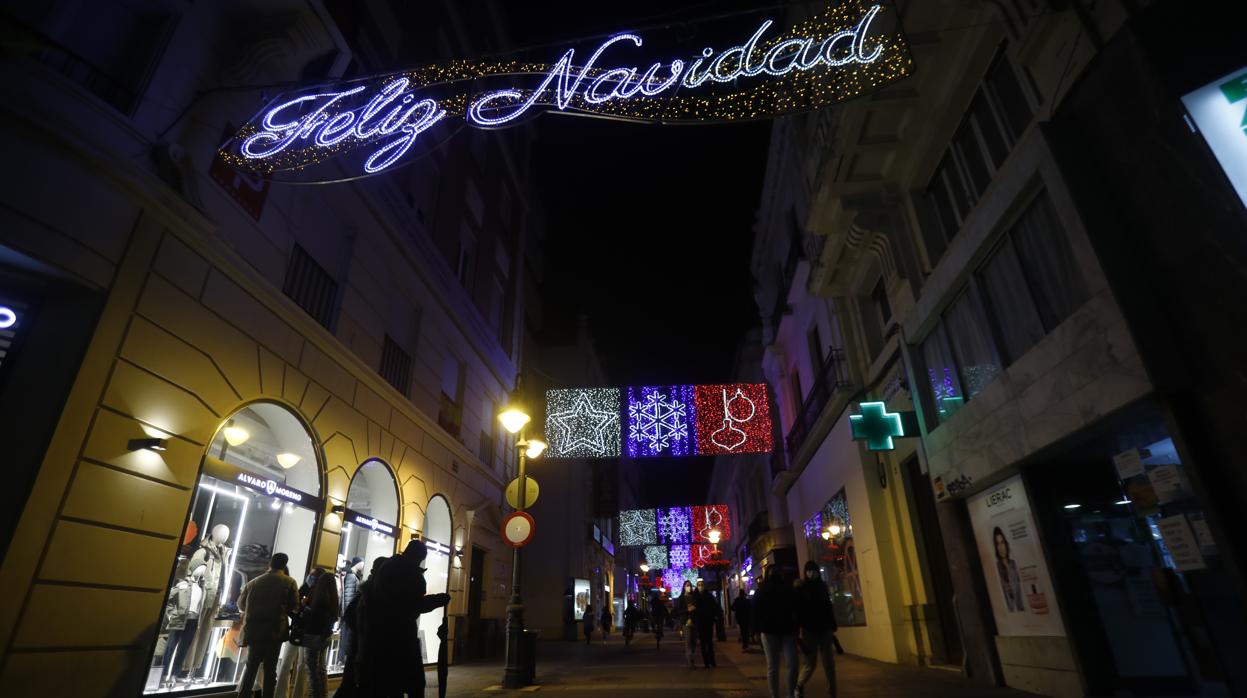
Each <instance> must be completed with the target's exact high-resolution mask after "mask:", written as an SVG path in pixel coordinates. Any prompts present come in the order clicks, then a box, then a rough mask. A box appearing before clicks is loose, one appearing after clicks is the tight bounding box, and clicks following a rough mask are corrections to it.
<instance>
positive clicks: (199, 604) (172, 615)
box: [162, 565, 207, 682]
mask: <svg viewBox="0 0 1247 698" xmlns="http://www.w3.org/2000/svg"><path fill="white" fill-rule="evenodd" d="M206 569H207V568H206V567H205V566H204V565H199V566H197V567H193V568H192V569H191V572H190V574H188V575H186V577H184V578H182V579H179V580H178V581H177V583H175V584H174V585H173V589H172V590H171V591H170V593H169V602H168V604H167V605H166V607H165V622H166V628H167V629H168V631H169V637H168V638H167V639H166V640H165V653H164V661H163V662H162V666H163V667H164V680H165V681H166V682H172V681H173V680H174V679H183V678H186V676H187V674H188V673H189V672H188V668H187V667H186V666H183V662H184V660H185V659H186V656H187V650H189V649H190V646H191V644H192V642H193V640H194V637H195V635H196V631H197V630H198V629H199V614H200V611H201V610H202V609H203V598H204V592H203V587H201V586H200V584H201V582H202V580H203V574H204V571H205V570H206Z"/></svg>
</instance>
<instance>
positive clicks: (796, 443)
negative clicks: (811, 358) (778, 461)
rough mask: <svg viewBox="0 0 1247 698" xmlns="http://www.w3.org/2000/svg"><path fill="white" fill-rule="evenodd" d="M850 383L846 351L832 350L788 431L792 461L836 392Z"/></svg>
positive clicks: (788, 444) (789, 451)
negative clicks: (845, 362)
mask: <svg viewBox="0 0 1247 698" xmlns="http://www.w3.org/2000/svg"><path fill="white" fill-rule="evenodd" d="M848 385H849V381H848V376H847V373H846V371H845V365H844V350H842V349H832V350H831V351H829V352H828V353H827V358H826V359H824V360H823V366H822V368H821V369H820V370H819V372H818V375H817V376H815V377H814V385H813V387H811V389H810V394H809V396H807V397H806V398H805V402H804V403H802V405H801V410H800V411H799V412H797V417H796V419H794V420H793V422H792V428H790V429H789V430H788V438H787V446H788V458H789V459H792V458H793V457H795V456H796V455H797V451H798V450H800V448H801V445H802V444H803V443H805V439H806V437H808V436H809V435H810V431H811V430H812V429H813V428H814V423H815V422H817V421H818V418H819V416H820V415H822V413H823V409H825V408H826V407H827V403H829V402H831V399H832V397H834V396H835V394H836V391H838V390H842V389H844V388H846V387H848Z"/></svg>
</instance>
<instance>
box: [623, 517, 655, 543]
mask: <svg viewBox="0 0 1247 698" xmlns="http://www.w3.org/2000/svg"><path fill="white" fill-rule="evenodd" d="M657 542H658V528H657V526H656V525H655V521H654V510H653V509H625V510H623V511H621V512H619V544H620V545H654V544H655V543H657Z"/></svg>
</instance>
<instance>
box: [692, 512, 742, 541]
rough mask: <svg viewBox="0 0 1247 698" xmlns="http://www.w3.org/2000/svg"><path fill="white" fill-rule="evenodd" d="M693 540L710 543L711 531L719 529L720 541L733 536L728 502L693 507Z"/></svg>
mask: <svg viewBox="0 0 1247 698" xmlns="http://www.w3.org/2000/svg"><path fill="white" fill-rule="evenodd" d="M691 510H692V527H693V539H692V540H693V542H695V543H710V542H711V540H710V531H711V530H713V529H718V531H719V542H720V543H722V542H724V541H727V540H731V538H732V523H731V520H730V519H729V518H728V515H727V505H726V504H707V505H705V506H697V507H692V508H691Z"/></svg>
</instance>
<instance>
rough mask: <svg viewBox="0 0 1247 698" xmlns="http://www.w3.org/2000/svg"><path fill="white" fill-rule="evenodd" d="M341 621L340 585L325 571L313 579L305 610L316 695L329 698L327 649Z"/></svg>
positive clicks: (311, 688) (307, 658)
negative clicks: (330, 637)
mask: <svg viewBox="0 0 1247 698" xmlns="http://www.w3.org/2000/svg"><path fill="white" fill-rule="evenodd" d="M337 620H338V585H337V583H336V581H335V580H334V577H333V575H332V574H329V573H328V572H324V573H322V574H321V575H319V576H318V577H316V581H315V582H313V584H312V588H311V592H310V594H309V597H308V603H307V607H306V608H304V610H303V665H304V666H306V667H307V678H308V692H309V693H310V694H311V696H312V698H326V696H327V695H328V693H329V688H328V673H327V667H326V666H325V650H326V646H327V645H328V644H329V636H330V635H331V634H333V624H334V622H336V621H337Z"/></svg>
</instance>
